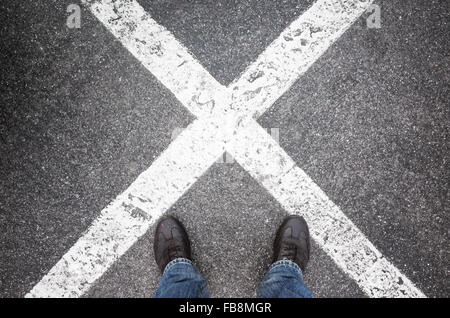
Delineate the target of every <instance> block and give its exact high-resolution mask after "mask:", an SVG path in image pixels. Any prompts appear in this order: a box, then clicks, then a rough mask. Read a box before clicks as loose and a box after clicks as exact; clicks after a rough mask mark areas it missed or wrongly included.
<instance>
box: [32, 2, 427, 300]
mask: <svg viewBox="0 0 450 318" xmlns="http://www.w3.org/2000/svg"><path fill="white" fill-rule="evenodd" d="M86 2H87V5H88V6H89V8H90V10H91V12H92V13H93V14H94V15H95V16H96V17H97V18H98V19H99V20H100V21H101V22H102V23H103V24H104V25H105V26H106V28H108V30H109V31H110V32H111V33H112V34H113V35H114V36H115V37H117V39H118V40H120V41H121V43H122V44H123V45H124V46H125V47H126V48H127V49H128V50H129V51H130V52H131V53H132V54H133V55H134V56H135V57H136V58H137V59H138V60H139V61H140V62H141V63H142V64H143V65H144V66H145V67H146V68H147V69H148V70H149V71H150V72H151V73H152V74H153V75H154V76H155V77H156V78H157V79H158V80H159V81H160V82H162V83H163V84H164V85H165V86H166V87H167V88H168V89H170V90H171V91H172V93H173V94H174V95H175V96H176V97H177V99H178V100H179V101H180V102H181V103H182V104H183V105H184V106H185V107H186V108H187V109H189V110H190V111H191V112H192V113H193V114H194V115H195V116H196V117H197V118H198V119H196V120H195V121H194V122H193V123H192V124H191V125H189V126H188V127H187V128H186V129H185V130H184V131H183V132H182V133H181V134H180V135H179V136H178V137H177V139H176V140H175V141H174V142H172V144H170V146H169V147H168V148H167V149H166V150H165V151H164V152H163V153H162V154H161V155H160V156H159V157H158V158H157V159H156V160H155V161H154V162H153V164H152V165H151V167H149V168H148V169H147V170H146V171H144V172H143V173H142V174H141V175H140V176H139V177H138V178H137V179H136V180H135V181H134V182H133V183H132V184H131V185H130V186H129V188H128V189H127V190H125V191H124V192H123V193H122V194H120V195H119V196H118V197H117V198H116V199H115V200H114V201H113V202H112V203H111V204H110V205H108V206H107V207H106V208H105V209H104V210H103V211H102V212H101V214H100V216H99V217H98V219H97V220H96V221H95V222H94V223H93V224H92V225H91V227H90V228H89V229H88V231H86V233H85V234H84V235H83V236H82V237H81V238H80V239H79V240H78V241H77V243H76V244H75V245H74V246H73V247H72V248H71V249H70V250H69V251H68V252H67V253H66V254H65V255H64V256H63V257H62V259H61V260H60V261H59V262H58V263H57V264H56V265H55V266H54V267H53V268H52V269H51V270H50V272H49V273H48V274H47V275H46V276H45V277H44V278H42V280H41V281H40V282H39V283H38V284H37V285H36V286H35V287H34V288H33V289H32V290H31V291H30V293H29V294H27V296H28V297H48V296H52V297H78V296H81V295H82V294H83V293H85V292H86V291H87V290H88V289H89V288H90V286H91V285H92V284H93V283H94V282H95V281H96V280H97V279H98V278H99V277H101V276H102V275H103V273H104V272H105V271H106V270H107V269H108V268H109V267H110V266H111V265H112V264H113V263H114V262H115V261H116V260H117V259H118V258H119V257H120V256H121V255H123V254H124V253H125V252H126V251H127V250H128V249H129V248H130V247H131V246H132V245H133V244H134V243H135V242H136V241H137V240H138V239H139V237H141V236H142V235H144V234H145V232H146V231H147V230H148V228H149V227H150V226H151V225H152V224H153V223H154V222H155V221H156V220H157V219H158V218H159V217H160V216H161V215H162V214H163V213H164V212H165V211H167V210H168V209H169V208H170V207H171V206H172V205H173V204H174V203H175V202H176V201H177V200H178V199H179V198H180V197H181V196H182V195H183V193H185V192H186V191H187V189H189V187H190V186H191V185H192V184H194V183H195V181H196V180H198V178H200V177H201V176H202V174H203V173H204V172H205V171H206V170H207V169H208V168H209V167H210V166H211V165H212V164H213V163H214V162H215V161H216V160H217V158H218V157H219V156H221V155H222V154H223V152H224V151H228V152H229V153H230V154H231V155H232V156H233V157H234V158H235V159H236V160H237V162H238V163H239V164H240V165H241V166H242V167H243V168H244V169H246V170H247V171H248V172H249V173H250V174H251V175H252V176H253V177H254V178H255V179H256V180H257V181H258V182H259V183H260V184H262V185H263V186H264V187H265V188H266V189H267V191H268V192H269V193H270V194H271V195H272V196H274V197H275V198H276V199H277V200H278V201H279V203H280V204H281V205H282V206H283V207H284V208H285V209H286V210H287V211H288V212H289V213H291V214H301V215H303V216H304V217H305V219H306V220H307V222H308V224H309V225H310V228H311V236H312V238H313V239H314V240H315V241H316V242H317V243H318V244H319V245H320V247H321V248H323V249H324V250H325V252H327V253H328V255H330V256H331V257H332V258H333V260H334V261H335V262H336V264H337V265H338V266H339V267H340V268H341V269H342V270H343V271H344V272H346V273H347V274H348V275H349V276H350V277H351V278H353V279H354V280H355V281H356V282H357V283H358V284H359V286H360V287H361V289H362V290H363V291H364V292H365V293H367V294H368V295H369V296H372V297H383V296H384V297H402V296H406V297H424V294H423V293H422V292H421V291H420V290H419V289H417V288H416V287H415V286H414V284H413V283H412V282H411V281H410V280H409V279H408V278H407V277H405V276H404V275H403V274H402V273H400V271H399V270H398V269H397V268H396V267H395V266H394V265H393V264H391V263H390V262H389V261H388V260H387V259H386V258H384V257H383V255H382V254H381V253H380V252H379V251H378V250H377V249H376V247H375V246H373V244H371V243H370V241H369V240H368V239H367V238H366V237H365V236H364V234H363V233H362V232H361V231H360V230H359V229H358V228H357V227H356V226H355V225H354V224H353V223H352V221H351V220H349V219H348V218H347V217H346V216H345V214H344V213H342V211H341V210H340V209H339V208H338V207H337V206H336V205H335V204H334V203H333V202H331V201H330V200H329V199H328V197H327V196H326V194H325V193H324V192H323V191H322V190H321V189H320V188H319V187H318V186H317V185H316V184H315V183H314V182H313V181H312V180H311V179H310V178H309V177H308V176H307V175H306V174H305V172H304V171H303V170H302V169H300V168H299V167H297V165H296V164H295V162H294V161H293V160H292V159H291V158H290V157H289V156H288V155H287V154H286V153H285V152H284V150H283V149H282V148H281V147H280V146H279V145H278V144H277V143H276V142H275V141H274V140H273V139H272V138H271V137H270V136H269V135H268V134H267V133H266V132H265V130H264V129H262V127H260V126H259V125H258V124H257V122H256V121H255V118H257V117H259V116H260V115H261V114H263V113H264V111H265V110H267V109H268V108H269V107H270V106H271V105H272V104H273V103H274V102H275V101H276V100H277V99H278V98H279V97H280V96H281V95H283V94H284V93H285V92H286V91H287V90H288V89H289V88H290V87H291V85H292V84H293V83H294V82H295V81H296V80H297V79H298V78H299V76H300V75H302V74H303V73H305V72H306V71H307V70H308V68H309V67H310V66H311V65H312V64H313V63H314V62H315V61H316V60H317V59H318V58H319V57H320V56H321V55H322V54H323V53H324V52H325V51H326V50H327V49H328V47H330V46H331V44H332V43H334V42H335V41H336V40H337V39H338V38H339V37H340V36H341V35H342V34H343V33H344V32H345V30H346V29H347V28H348V27H349V26H350V25H351V24H352V23H353V22H354V21H356V20H357V19H358V18H359V17H360V16H361V14H362V13H363V12H364V11H365V10H366V9H367V8H368V7H369V6H370V4H371V3H372V0H318V1H317V2H316V3H315V4H314V5H313V6H312V7H310V8H309V9H308V10H307V11H306V12H305V13H304V14H303V15H302V16H301V17H299V18H298V19H297V20H295V21H294V22H293V23H291V25H289V26H288V27H287V28H286V29H285V30H284V31H283V33H282V34H281V35H280V37H279V38H278V39H276V40H275V41H274V42H273V43H272V44H271V45H270V46H269V47H268V48H267V49H266V50H265V51H264V52H263V53H262V54H261V55H260V56H259V57H258V59H257V60H256V61H255V62H254V63H252V64H251V65H250V66H249V67H248V68H247V69H246V70H245V72H244V73H243V74H242V76H241V77H240V78H239V79H237V80H235V81H234V82H233V83H231V84H230V85H229V86H228V87H224V86H223V85H221V84H219V83H218V82H217V81H216V80H215V79H214V78H213V77H212V76H211V75H210V74H209V73H208V72H207V71H206V70H205V69H204V68H203V67H202V66H201V65H200V64H199V63H198V62H197V61H196V60H195V59H194V58H193V57H192V56H191V55H190V54H189V52H188V51H187V50H186V49H185V48H184V47H183V46H182V45H181V44H180V43H179V42H178V41H177V40H176V39H175V38H174V37H173V35H172V34H170V32H169V31H167V30H166V29H165V28H163V27H162V26H160V25H158V24H157V23H156V22H155V21H154V20H153V19H152V18H151V17H150V16H149V14H148V13H146V12H145V10H144V9H143V8H142V7H141V6H140V5H139V4H138V3H137V2H136V0H99V1H88V0H86Z"/></svg>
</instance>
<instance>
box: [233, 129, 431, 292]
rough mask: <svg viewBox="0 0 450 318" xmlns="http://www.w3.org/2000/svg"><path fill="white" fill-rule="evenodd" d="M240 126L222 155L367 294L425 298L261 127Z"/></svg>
mask: <svg viewBox="0 0 450 318" xmlns="http://www.w3.org/2000/svg"><path fill="white" fill-rule="evenodd" d="M243 126H244V127H245V128H244V129H240V130H239V132H238V133H237V134H236V135H235V136H234V139H233V140H232V141H231V142H230V143H228V144H227V148H226V150H227V151H228V152H230V154H231V155H232V156H233V157H234V158H235V160H236V161H237V162H238V163H239V164H240V165H241V166H242V167H243V168H244V169H245V170H247V171H248V172H249V173H250V175H251V176H252V177H254V178H255V179H256V180H257V181H258V182H259V183H260V184H262V185H263V186H264V187H265V188H266V189H267V190H268V192H269V193H270V194H272V196H273V197H274V198H276V199H277V201H278V202H280V204H281V205H282V206H283V207H284V208H285V209H286V211H288V212H289V213H291V214H299V215H302V216H303V217H304V218H305V219H306V221H307V222H308V224H309V226H310V230H311V237H312V238H313V239H314V240H315V241H316V242H317V243H318V244H319V246H320V247H321V248H322V249H323V250H324V251H325V252H326V253H327V254H328V255H329V256H330V257H331V258H332V259H333V260H334V261H335V262H336V264H337V265H338V266H339V267H340V268H341V269H342V270H343V271H344V272H345V273H347V274H348V275H349V276H350V277H351V278H352V279H354V280H355V281H356V282H357V283H358V285H359V286H360V287H361V289H362V290H363V291H364V292H365V293H366V294H367V295H369V296H371V297H424V294H423V293H422V292H421V291H420V290H419V289H417V288H416V286H414V284H413V283H412V282H411V281H410V280H409V279H408V278H407V277H405V275H403V274H402V273H400V271H399V270H398V269H397V268H396V267H395V266H394V265H393V264H392V263H390V262H389V261H388V260H387V259H386V258H384V257H383V255H382V254H381V253H380V252H379V251H378V250H377V249H376V247H375V246H373V244H372V243H371V242H370V241H369V240H368V239H367V238H366V237H365V236H364V234H363V233H362V232H361V231H360V230H359V229H358V228H357V227H356V226H355V225H354V224H353V222H352V221H351V220H350V219H349V218H347V216H346V215H345V214H344V213H343V212H342V211H341V210H340V209H339V207H338V206H336V205H335V204H334V203H333V202H332V201H331V200H330V199H329V198H328V197H327V195H326V194H325V193H324V192H323V191H322V190H321V189H320V187H319V186H317V185H316V184H315V183H314V181H313V180H311V178H310V177H309V176H308V175H307V174H306V173H305V172H304V171H303V170H302V169H300V168H299V167H297V166H296V164H295V162H294V161H293V160H292V159H291V158H290V157H289V156H288V155H287V154H286V153H285V152H284V150H283V149H282V148H281V147H280V146H279V145H278V143H277V142H275V140H274V139H273V138H271V136H270V135H268V134H267V133H266V131H265V130H264V129H263V128H262V127H261V126H259V125H258V124H257V123H256V122H255V121H248V123H245V124H243Z"/></svg>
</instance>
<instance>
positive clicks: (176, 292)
mask: <svg viewBox="0 0 450 318" xmlns="http://www.w3.org/2000/svg"><path fill="white" fill-rule="evenodd" d="M155 297H156V298H207V297H209V291H208V286H207V283H206V280H205V278H204V277H203V276H202V275H201V274H200V273H199V272H198V270H197V269H196V268H195V267H194V265H193V264H192V262H191V261H190V260H188V259H185V258H177V259H175V260H173V261H171V262H170V263H169V264H167V266H166V268H165V270H164V274H163V278H162V280H161V282H160V284H159V287H158V290H157V291H156V294H155Z"/></svg>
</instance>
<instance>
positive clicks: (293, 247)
mask: <svg viewBox="0 0 450 318" xmlns="http://www.w3.org/2000/svg"><path fill="white" fill-rule="evenodd" d="M310 248H311V245H310V241H309V230H308V225H307V224H306V221H305V219H304V218H302V217H300V216H288V217H287V218H286V219H285V220H284V221H283V224H281V226H280V228H279V229H278V231H277V235H276V237H275V243H274V251H273V252H274V253H273V258H274V260H273V261H274V262H276V261H279V260H289V261H292V262H294V263H296V264H297V265H298V266H299V267H300V268H301V270H302V271H304V270H305V268H306V264H307V263H308V261H309V250H310Z"/></svg>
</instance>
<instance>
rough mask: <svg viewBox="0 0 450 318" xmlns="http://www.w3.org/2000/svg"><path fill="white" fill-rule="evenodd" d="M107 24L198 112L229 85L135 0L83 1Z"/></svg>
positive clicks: (181, 98) (183, 102)
mask: <svg viewBox="0 0 450 318" xmlns="http://www.w3.org/2000/svg"><path fill="white" fill-rule="evenodd" d="M83 2H84V3H86V4H88V5H89V8H90V10H91V12H92V13H93V14H94V15H95V16H96V17H97V19H98V20H99V21H100V22H102V23H103V25H104V26H105V27H106V28H107V29H108V30H109V31H110V32H111V33H112V34H113V35H114V36H115V37H116V38H117V39H118V40H119V41H120V42H121V43H122V44H123V46H124V47H126V48H127V49H128V51H130V52H131V53H132V54H133V55H134V56H135V57H136V59H137V60H139V61H140V62H141V63H142V65H144V66H145V68H147V69H148V70H149V71H150V72H151V73H152V74H153V75H154V76H155V77H156V78H157V79H158V80H159V81H160V82H161V83H163V84H164V86H166V87H167V88H168V89H169V90H170V91H171V92H172V93H173V94H174V95H175V96H176V98H177V99H178V100H179V101H180V102H181V103H182V104H183V105H185V107H187V108H188V109H189V110H190V111H191V112H192V113H193V114H194V115H196V116H197V115H200V114H203V113H204V112H208V111H209V110H210V108H209V107H211V106H212V103H208V102H209V101H211V100H213V97H214V96H216V95H217V92H218V91H221V90H225V87H224V86H223V85H221V84H220V83H218V82H217V81H216V79H215V78H214V77H212V76H211V74H210V73H209V72H207V71H206V70H205V69H204V68H203V67H202V66H201V65H200V63H199V62H198V61H197V60H196V59H195V58H194V57H192V55H191V54H189V52H188V50H187V49H186V48H185V47H183V45H181V44H180V43H179V42H178V41H177V40H176V39H175V38H174V36H173V35H172V34H171V33H170V32H169V31H168V30H167V29H166V28H164V27H163V26H161V25H159V24H158V23H156V21H155V20H153V19H152V18H151V17H150V15H149V14H148V13H147V12H146V11H145V10H144V9H143V8H142V7H141V6H140V5H139V3H137V1H135V0H131V1H130V0H101V1H92V0H83Z"/></svg>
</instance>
